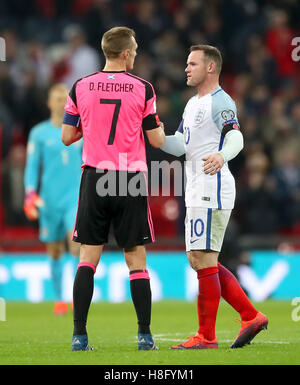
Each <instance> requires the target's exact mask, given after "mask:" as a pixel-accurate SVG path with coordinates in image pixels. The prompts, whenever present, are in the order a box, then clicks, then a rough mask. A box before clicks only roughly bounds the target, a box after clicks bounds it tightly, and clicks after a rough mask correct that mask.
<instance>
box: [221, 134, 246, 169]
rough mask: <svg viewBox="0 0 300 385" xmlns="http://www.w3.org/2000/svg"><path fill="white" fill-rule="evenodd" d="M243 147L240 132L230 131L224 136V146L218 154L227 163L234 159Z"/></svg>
mask: <svg viewBox="0 0 300 385" xmlns="http://www.w3.org/2000/svg"><path fill="white" fill-rule="evenodd" d="M243 147H244V139H243V135H242V133H241V131H238V130H231V131H229V132H228V133H227V134H226V135H225V139H224V146H223V148H222V150H221V151H219V153H220V154H221V155H222V156H223V158H224V161H225V162H228V161H230V160H231V159H233V158H235V157H236V156H237V155H238V153H239V152H240V151H241V150H242V149H243Z"/></svg>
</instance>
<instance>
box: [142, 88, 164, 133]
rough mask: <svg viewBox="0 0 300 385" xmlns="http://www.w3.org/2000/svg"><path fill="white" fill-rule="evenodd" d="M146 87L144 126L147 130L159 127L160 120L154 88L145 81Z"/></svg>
mask: <svg viewBox="0 0 300 385" xmlns="http://www.w3.org/2000/svg"><path fill="white" fill-rule="evenodd" d="M145 87H146V90H145V92H146V96H145V109H144V113H143V123H142V127H143V129H144V130H146V131H147V130H152V129H154V128H157V127H159V125H160V121H159V118H158V115H157V113H156V95H155V91H154V88H153V86H152V85H151V84H150V83H148V82H147V83H145Z"/></svg>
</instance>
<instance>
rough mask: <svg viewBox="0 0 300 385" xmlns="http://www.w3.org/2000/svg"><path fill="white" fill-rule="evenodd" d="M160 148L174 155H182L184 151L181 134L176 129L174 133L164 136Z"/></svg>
mask: <svg viewBox="0 0 300 385" xmlns="http://www.w3.org/2000/svg"><path fill="white" fill-rule="evenodd" d="M160 149H161V150H163V151H164V152H167V153H168V154H171V155H174V156H181V155H183V154H184V153H185V148H184V138H183V134H182V133H181V132H178V131H177V132H176V133H175V134H174V135H169V136H166V138H165V141H164V144H163V145H162V146H161V147H160Z"/></svg>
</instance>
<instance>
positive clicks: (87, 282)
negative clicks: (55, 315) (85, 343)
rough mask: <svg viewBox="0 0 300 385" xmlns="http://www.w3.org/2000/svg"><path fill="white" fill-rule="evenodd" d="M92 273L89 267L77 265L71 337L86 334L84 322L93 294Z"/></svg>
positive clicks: (92, 270)
mask: <svg viewBox="0 0 300 385" xmlns="http://www.w3.org/2000/svg"><path fill="white" fill-rule="evenodd" d="M94 272H95V270H94V269H93V268H92V267H90V266H86V265H85V266H80V264H79V265H78V269H77V273H76V276H75V280H74V286H73V301H74V303H73V305H74V315H73V317H74V332H73V335H82V334H87V331H86V322H87V316H88V312H89V307H90V304H91V301H92V297H93V292H94Z"/></svg>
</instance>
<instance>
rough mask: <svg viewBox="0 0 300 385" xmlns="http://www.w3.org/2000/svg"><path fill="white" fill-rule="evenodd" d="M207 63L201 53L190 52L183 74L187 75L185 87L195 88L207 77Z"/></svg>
mask: <svg viewBox="0 0 300 385" xmlns="http://www.w3.org/2000/svg"><path fill="white" fill-rule="evenodd" d="M207 71H208V63H207V62H206V60H205V57H204V52H203V51H200V50H199V51H192V52H191V53H190V54H189V56H188V58H187V66H186V69H185V72H186V74H187V82H186V83H187V85H188V86H193V87H197V86H198V85H200V84H201V83H203V81H204V80H205V79H206V77H207Z"/></svg>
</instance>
